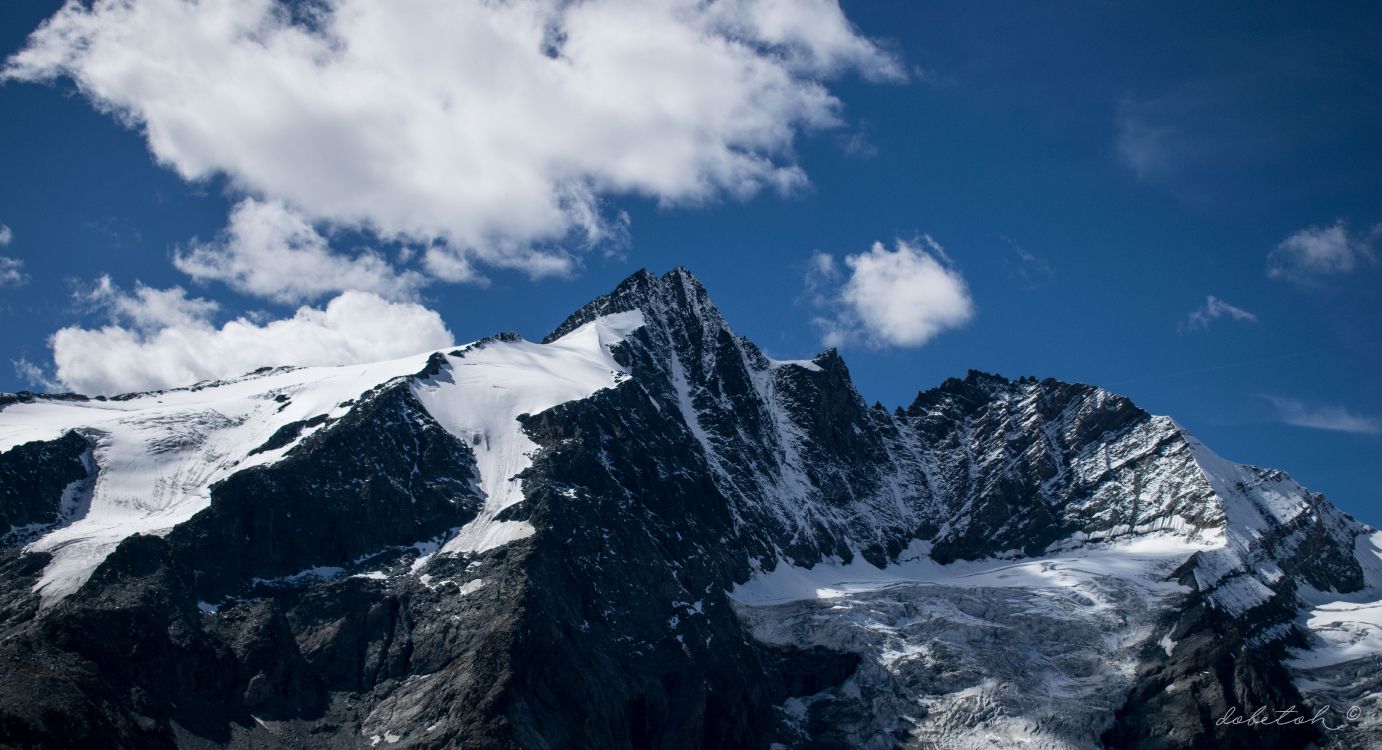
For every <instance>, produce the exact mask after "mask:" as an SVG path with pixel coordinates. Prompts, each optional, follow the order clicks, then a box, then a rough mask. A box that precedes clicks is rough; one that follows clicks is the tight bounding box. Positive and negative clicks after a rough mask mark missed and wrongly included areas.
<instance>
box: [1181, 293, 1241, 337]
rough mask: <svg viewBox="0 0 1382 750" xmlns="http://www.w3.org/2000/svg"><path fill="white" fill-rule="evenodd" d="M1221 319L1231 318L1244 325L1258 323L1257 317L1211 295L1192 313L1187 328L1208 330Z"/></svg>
mask: <svg viewBox="0 0 1382 750" xmlns="http://www.w3.org/2000/svg"><path fill="white" fill-rule="evenodd" d="M1220 318H1231V319H1233V320H1237V321H1242V322H1244V323H1256V322H1257V316H1256V315H1254V314H1252V313H1250V312H1248V311H1247V310H1244V309H1243V308H1241V307H1237V306H1235V305H1230V304H1229V303H1227V302H1225V301H1223V300H1221V299H1219V298H1218V297H1215V296H1214V295H1212V294H1211V295H1209V296H1208V297H1206V298H1205V300H1204V304H1203V305H1201V306H1200V307H1198V308H1196V309H1194V310H1191V311H1190V317H1189V319H1188V320H1186V322H1185V327H1186V328H1188V329H1189V330H1192V331H1194V330H1200V331H1203V330H1207V329H1208V328H1209V324H1210V323H1213V322H1214V321H1216V320H1218V319H1220Z"/></svg>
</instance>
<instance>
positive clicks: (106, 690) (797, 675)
mask: <svg viewBox="0 0 1382 750" xmlns="http://www.w3.org/2000/svg"><path fill="white" fill-rule="evenodd" d="M0 408H3V411H0V533H4V537H3V551H0V663H3V664H5V665H6V669H5V670H3V671H0V745H9V746H16V747H27V746H72V747H78V746H80V747H88V746H129V747H136V746H138V747H146V746H154V747H158V746H168V747H173V746H181V747H203V746H243V747H265V746H269V747H273V746H283V747H352V746H359V747H366V746H380V747H383V746H390V745H394V746H407V747H467V748H488V747H495V748H501V747H544V748H568V747H572V748H575V747H591V748H606V747H654V746H656V747H768V746H770V745H774V746H781V747H789V748H827V747H878V748H890V747H927V748H929V747H944V748H969V747H1018V746H1020V747H1033V748H1093V747H1101V746H1109V747H1119V748H1132V747H1254V748H1262V747H1267V748H1270V747H1304V746H1307V745H1308V744H1310V743H1316V744H1319V745H1322V746H1334V747H1359V746H1366V745H1367V744H1368V743H1372V744H1374V745H1376V744H1378V743H1379V742H1382V718H1379V717H1382V535H1379V534H1378V533H1377V532H1375V531H1374V530H1373V529H1371V528H1368V527H1366V526H1364V525H1362V524H1360V523H1358V522H1356V521H1354V520H1353V519H1351V518H1350V517H1348V516H1347V515H1345V514H1343V513H1341V512H1340V511H1338V510H1337V509H1335V508H1334V507H1333V506H1332V505H1330V504H1329V503H1328V502H1327V501H1326V500H1325V499H1324V498H1323V497H1322V496H1320V495H1318V494H1314V493H1312V492H1310V491H1308V490H1306V489H1304V488H1302V487H1300V486H1299V485H1298V484H1296V483H1295V482H1293V481H1292V480H1291V479H1290V478H1289V477H1287V476H1286V475H1285V474H1283V473H1281V472H1278V471H1272V470H1265V469H1258V468H1255V467H1248V466H1242V465H1238V464H1233V463H1230V462H1227V461H1225V460H1223V459H1221V458H1219V457H1218V456H1216V455H1215V454H1214V453H1213V452H1211V451H1210V450H1209V449H1208V448H1206V447H1205V446H1204V445H1203V444H1201V443H1200V442H1198V441H1197V440H1195V439H1194V438H1193V437H1191V436H1190V435H1188V434H1187V433H1186V431H1185V430H1184V429H1183V428H1181V427H1180V426H1179V425H1177V424H1176V423H1175V422H1174V421H1172V420H1171V419H1168V418H1165V417H1155V416H1151V415H1149V414H1147V413H1146V412H1144V411H1142V410H1141V409H1138V408H1137V407H1136V406H1134V405H1133V404H1132V403H1131V402H1129V401H1128V400H1127V399H1125V398H1123V397H1121V396H1117V395H1115V394H1111V393H1108V392H1106V391H1103V390H1101V389H1098V388H1094V387H1091V386H1086V385H1078V384H1068V383H1061V382H1057V381H1053V380H1042V381H1038V380H1035V379H1030V378H1024V379H1019V380H1007V379H1004V378H1001V377H997V376H992V375H985V374H982V373H976V372H971V373H970V374H969V375H968V376H967V377H966V378H964V379H963V380H960V379H952V380H949V381H946V382H945V383H944V384H942V385H941V386H940V387H938V388H935V389H932V390H928V391H925V392H922V393H920V394H918V396H917V398H916V399H915V401H914V402H913V403H912V404H911V405H910V406H908V407H907V408H905V409H901V408H899V409H896V410H893V411H888V410H886V409H884V408H883V407H881V406H878V405H875V406H873V407H869V406H868V405H866V404H865V403H864V402H863V401H862V399H861V398H860V396H859V394H858V393H857V392H856V391H855V389H854V387H853V386H852V385H851V383H850V379H849V373H848V370H847V369H846V367H845V364H844V362H843V360H841V358H840V357H839V356H838V355H837V354H836V353H835V352H833V351H829V352H826V353H824V354H821V355H820V356H818V357H816V358H815V359H812V360H798V361H778V360H773V359H770V358H769V357H767V356H765V355H764V354H763V353H762V352H761V351H760V350H759V349H758V348H757V347H756V346H754V345H753V344H752V343H751V342H749V341H748V340H746V339H744V338H741V337H739V336H737V335H736V334H734V333H733V331H732V330H731V328H730V327H729V326H728V324H727V323H726V322H725V321H724V320H723V318H722V317H721V316H720V314H719V312H718V311H717V310H716V308H715V307H714V305H713V304H712V303H711V301H710V299H709V297H708V295H707V294H706V292H705V290H704V289H703V288H702V286H701V285H700V283H699V282H698V281H697V280H696V279H695V278H694V277H693V276H691V274H689V273H688V272H686V271H684V270H680V269H679V270H676V271H672V272H671V273H668V274H666V275H664V276H661V277H658V276H655V275H653V274H651V273H648V272H640V273H638V274H635V275H634V276H632V277H630V278H629V279H627V280H625V281H624V282H623V283H622V284H620V285H619V287H618V288H617V289H615V290H614V291H613V292H612V293H610V294H609V295H607V296H604V297H601V298H599V299H596V300H594V301H592V302H591V303H589V304H588V305H586V306H585V307H583V308H582V309H581V310H579V311H577V312H576V313H575V314H573V315H572V316H571V317H570V318H568V319H567V320H566V321H565V322H563V323H562V324H561V325H560V326H558V327H557V328H556V329H555V330H554V331H553V333H552V334H551V335H550V336H548V337H547V338H546V339H545V340H544V341H543V342H542V343H533V342H528V341H524V340H522V339H521V338H519V337H518V336H516V335H514V334H500V335H498V336H494V337H491V338H488V339H484V340H482V341H478V342H475V343H473V344H470V345H467V346H463V347H460V348H457V349H455V350H448V351H440V352H432V353H423V354H419V355H418V356H416V357H412V358H406V359H402V360H397V361H392V362H382V363H377V364H371V365H356V366H346V367H325V368H277V369H270V368H266V369H264V370H260V371H256V372H254V373H251V374H249V375H246V376H244V377H241V378H237V379H234V380H230V381H224V382H210V383H200V384H198V385H196V386H193V387H190V388H185V389H179V390H173V391H164V392H157V393H145V394H131V395H128V396H118V397H113V398H99V397H98V398H87V397H83V396H74V395H67V396H40V395H33V394H14V395H5V396H0ZM1291 707H1295V709H1296V710H1297V711H1298V712H1299V713H1301V714H1304V715H1305V716H1306V717H1307V718H1309V717H1311V716H1314V715H1316V712H1317V711H1319V712H1323V713H1321V714H1319V715H1321V716H1323V717H1324V718H1323V720H1321V721H1319V722H1316V723H1298V724H1289V725H1281V724H1280V723H1276V724H1270V725H1267V724H1263V723H1261V722H1257V723H1255V724H1242V723H1234V722H1232V721H1222V720H1221V719H1223V717H1225V716H1229V717H1232V716H1235V715H1236V716H1239V717H1246V716H1250V715H1251V714H1252V713H1253V712H1254V711H1255V710H1257V709H1259V708H1261V709H1268V710H1283V709H1287V708H1291ZM1350 709H1354V710H1353V712H1352V713H1350ZM1230 711H1231V712H1233V713H1229V712H1230Z"/></svg>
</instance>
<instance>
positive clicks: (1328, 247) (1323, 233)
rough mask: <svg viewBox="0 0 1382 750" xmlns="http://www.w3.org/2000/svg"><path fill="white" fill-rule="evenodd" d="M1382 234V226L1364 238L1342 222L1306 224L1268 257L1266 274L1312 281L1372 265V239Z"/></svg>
mask: <svg viewBox="0 0 1382 750" xmlns="http://www.w3.org/2000/svg"><path fill="white" fill-rule="evenodd" d="M1379 234H1382V225H1378V226H1375V227H1373V228H1372V231H1371V232H1370V233H1369V234H1368V235H1367V236H1366V237H1359V236H1357V235H1354V234H1352V233H1350V232H1349V230H1348V226H1347V225H1345V224H1344V222H1343V221H1337V222H1335V223H1334V225H1333V226H1329V227H1317V226H1312V227H1306V228H1305V229H1302V230H1300V231H1298V232H1295V233H1294V234H1292V235H1291V236H1289V237H1287V238H1286V239H1284V240H1282V241H1281V243H1280V244H1278V245H1277V246H1276V247H1275V248H1274V249H1273V250H1272V252H1271V254H1270V255H1268V257H1267V275H1268V276H1270V277H1272V278H1274V279H1289V280H1292V281H1300V282H1306V281H1312V280H1315V279H1317V278H1318V277H1320V276H1325V275H1330V274H1340V273H1350V272H1352V271H1353V270H1354V269H1356V268H1358V267H1359V266H1361V265H1364V264H1374V263H1376V262H1377V256H1376V255H1375V254H1374V253H1373V250H1372V242H1373V241H1374V240H1375V239H1376V238H1377V236H1378V235H1379Z"/></svg>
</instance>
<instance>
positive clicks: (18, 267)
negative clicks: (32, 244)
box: [0, 255, 29, 287]
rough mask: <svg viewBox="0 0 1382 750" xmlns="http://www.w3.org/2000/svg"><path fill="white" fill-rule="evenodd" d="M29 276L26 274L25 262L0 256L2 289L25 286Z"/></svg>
mask: <svg viewBox="0 0 1382 750" xmlns="http://www.w3.org/2000/svg"><path fill="white" fill-rule="evenodd" d="M28 281H29V275H28V274H26V273H24V261H22V260H20V259H18V258H7V257H5V256H3V255H0V287H6V286H23V285H24V284H26V283H28Z"/></svg>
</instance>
